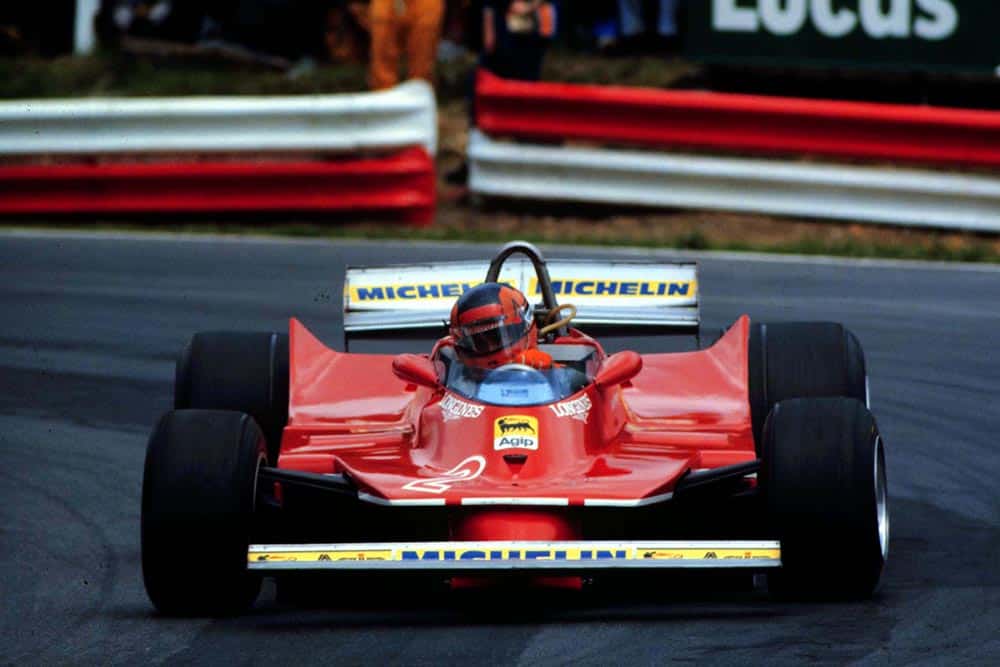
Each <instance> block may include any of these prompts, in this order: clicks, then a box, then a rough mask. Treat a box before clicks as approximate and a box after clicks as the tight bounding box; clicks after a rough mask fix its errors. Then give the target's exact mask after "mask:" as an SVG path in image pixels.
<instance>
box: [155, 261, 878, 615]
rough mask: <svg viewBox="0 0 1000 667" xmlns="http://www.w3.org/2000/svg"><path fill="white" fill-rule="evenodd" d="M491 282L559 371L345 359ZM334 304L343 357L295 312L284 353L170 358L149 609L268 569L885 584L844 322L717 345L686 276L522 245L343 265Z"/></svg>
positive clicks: (194, 601) (772, 330) (670, 267)
mask: <svg viewBox="0 0 1000 667" xmlns="http://www.w3.org/2000/svg"><path fill="white" fill-rule="evenodd" d="M550 271H551V277H550ZM484 277H485V280H486V281H487V282H504V283H508V284H510V285H513V286H516V287H519V288H520V289H521V291H523V292H524V293H525V294H527V295H529V297H530V298H532V299H534V298H538V299H540V300H541V303H540V304H539V305H538V306H537V308H536V309H535V311H534V316H535V317H536V318H537V323H538V331H539V335H540V341H539V348H540V349H541V350H543V351H544V352H546V353H548V354H549V355H551V358H552V360H553V362H554V363H553V364H552V365H551V367H550V368H546V369H542V370H539V369H537V368H534V367H531V366H526V365H521V364H506V365H503V366H500V367H498V368H495V369H490V370H483V369H474V368H470V367H469V366H467V365H466V364H463V363H462V361H461V360H460V359H459V358H458V356H457V355H456V351H455V348H454V344H453V343H454V341H453V340H452V339H451V338H450V337H449V336H447V335H444V336H443V337H441V338H439V339H438V340H437V342H436V344H434V345H433V348H432V349H431V351H430V353H429V354H427V353H426V352H425V353H424V354H412V353H411V354H395V355H393V354H361V353H356V352H349V351H346V350H347V349H348V347H355V346H356V345H357V344H358V341H359V340H360V339H362V338H365V337H367V338H369V339H370V338H371V337H373V336H375V335H378V336H383V337H384V336H392V335H395V334H399V333H404V334H405V333H407V332H409V333H412V332H415V331H420V330H428V329H430V330H434V328H437V329H440V330H441V333H442V334H443V333H445V330H444V327H443V322H444V321H445V320H446V319H447V318H448V313H449V310H450V308H451V305H452V304H453V303H454V301H455V299H456V297H458V296H459V295H461V294H462V293H463V292H464V291H466V290H468V289H470V288H471V286H473V285H475V284H477V283H480V282H482V281H483V278H484ZM560 298H561V299H562V300H563V302H564V304H563V305H560V304H559V303H558V299H560ZM344 301H345V315H344V328H345V332H346V334H347V335H346V339H345V351H344V352H339V351H336V350H334V349H331V348H330V347H327V346H326V345H324V344H323V343H322V342H320V341H319V340H318V339H317V338H316V337H315V336H314V335H313V334H312V333H310V332H309V330H307V329H306V327H305V326H303V325H302V324H301V323H300V322H298V321H297V320H292V321H291V326H290V331H289V334H288V335H287V336H286V335H283V334H245V333H200V334H197V335H195V336H194V338H193V339H192V341H191V343H190V344H189V345H188V347H187V348H186V349H185V350H184V352H183V354H182V356H181V358H180V359H179V361H178V365H177V377H176V388H175V397H176V400H175V403H176V405H175V407H176V409H175V410H174V411H172V412H169V413H167V414H166V415H164V417H163V418H162V419H161V420H160V422H159V423H158V425H157V426H156V429H155V430H154V432H153V434H152V436H151V438H150V442H149V449H148V452H147V457H146V466H145V478H144V482H143V495H142V562H143V573H144V578H145V583H146V589H147V591H148V593H149V597H150V599H151V600H152V602H153V604H154V605H155V606H156V607H157V608H158V609H160V610H161V611H165V612H172V613H213V612H221V611H234V610H239V609H241V608H245V607H246V606H248V605H249V604H251V603H252V601H253V600H254V599H255V597H256V595H257V592H258V589H259V586H260V579H261V577H262V576H263V575H272V574H273V575H281V574H284V573H290V572H301V571H341V572H343V571H348V572H351V571H354V572H356V571H359V570H363V571H370V572H379V571H395V572H407V571H420V572H434V573H439V574H440V575H441V577H442V579H444V578H447V577H454V576H455V575H456V574H459V575H461V576H462V577H464V578H465V579H468V578H469V577H473V578H482V579H490V578H492V577H498V576H501V575H503V576H518V577H535V576H541V575H545V576H546V577H552V576H556V575H557V576H559V577H566V578H572V577H582V576H586V577H588V578H589V577H594V576H599V575H600V574H601V573H613V572H618V571H628V572H632V573H635V572H638V571H645V572H646V573H647V574H649V575H650V576H652V575H653V574H655V573H656V572H657V571H662V570H671V569H679V568H719V569H724V570H725V569H728V570H735V569H738V568H742V569H744V570H745V571H761V572H767V573H768V575H769V576H768V582H769V587H770V588H771V589H772V590H780V591H782V592H785V593H790V594H797V595H828V594H834V595H838V596H845V595H846V596H850V597H864V596H868V595H871V594H872V593H873V591H874V590H875V589H876V587H877V585H878V582H879V579H880V577H881V573H882V570H883V567H884V564H885V561H886V558H887V555H888V543H889V516H888V509H887V498H886V475H885V463H884V452H883V445H882V440H881V437H880V435H879V432H878V429H877V427H876V424H875V420H874V418H873V417H872V415H871V413H870V412H869V410H868V407H867V393H868V388H867V387H868V383H867V375H866V371H865V361H864V355H863V353H862V350H861V347H860V345H859V343H858V341H857V339H856V338H855V337H854V336H853V334H851V333H850V332H849V331H847V330H846V329H844V328H843V327H842V326H840V325H838V324H828V323H807V324H803V323H794V324H791V323H786V324H769V325H764V324H751V322H750V320H749V319H748V318H747V317H746V316H743V317H741V318H740V319H738V320H737V321H736V322H735V323H734V324H733V325H732V326H731V327H729V329H728V330H726V331H725V333H724V334H723V335H721V337H719V338H718V339H717V340H716V341H714V342H712V343H711V344H708V343H707V341H705V340H703V332H702V331H701V329H700V328H699V314H698V313H699V311H698V283H697V274H696V266H695V265H694V264H685V263H678V264H643V263H628V262H617V263H602V262H570V261H559V262H551V263H548V264H547V263H546V262H545V260H544V259H543V258H542V256H541V254H540V253H539V252H538V250H537V249H535V248H534V247H533V246H531V245H529V244H524V243H512V244H509V245H508V246H506V247H505V248H504V249H503V250H502V251H501V252H500V253H499V254H498V255H497V256H496V258H494V260H493V262H492V263H491V264H490V267H489V270H488V271H486V272H485V273H484V272H483V269H482V267H481V266H479V265H476V264H473V263H447V264H438V265H434V266H410V267H385V268H373V269H349V270H348V275H347V280H346V282H345V287H344ZM571 302H572V306H570V303H571ZM574 318H575V319H574ZM570 320H572V322H571V321H570ZM571 323H572V324H576V325H579V326H581V327H584V328H585V329H586V330H587V331H590V332H592V333H595V332H598V331H603V332H604V333H605V334H607V335H609V336H610V335H616V334H622V333H625V334H629V333H632V332H635V331H638V330H643V331H645V332H646V333H648V332H649V331H655V332H657V334H658V336H659V337H658V338H656V340H657V341H659V342H661V343H662V345H658V346H659V347H660V348H661V349H664V350H679V351H664V352H658V353H655V354H646V355H639V354H637V353H636V352H633V351H621V352H618V353H616V354H610V355H609V354H607V353H606V352H605V350H604V349H603V348H602V346H601V342H600V341H599V340H598V339H597V338H594V337H591V335H588V334H587V333H584V332H583V330H580V329H577V328H574V327H571V326H570V324H571ZM383 343H384V341H383ZM428 347H429V346H428ZM426 349H427V348H425V350H426Z"/></svg>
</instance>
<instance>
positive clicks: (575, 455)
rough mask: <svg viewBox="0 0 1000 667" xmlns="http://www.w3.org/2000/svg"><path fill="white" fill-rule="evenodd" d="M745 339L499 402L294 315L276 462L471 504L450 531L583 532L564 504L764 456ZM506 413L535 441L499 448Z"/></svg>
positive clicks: (628, 498)
mask: <svg viewBox="0 0 1000 667" xmlns="http://www.w3.org/2000/svg"><path fill="white" fill-rule="evenodd" d="M748 335H749V319H748V318H747V317H746V316H744V317H742V318H740V319H739V320H738V321H737V322H736V323H735V324H734V325H733V326H732V327H731V328H730V329H729V331H728V332H727V333H726V334H725V336H723V338H722V339H720V340H719V341H718V342H717V343H716V344H715V345H713V346H712V347H710V348H708V349H705V350H701V351H696V352H685V353H669V354H649V355H643V356H642V369H641V371H640V372H639V373H638V374H637V375H635V376H634V377H632V379H631V380H629V381H627V382H625V383H624V384H622V385H614V386H610V387H607V388H604V389H601V388H598V387H597V386H596V384H591V385H590V386H588V387H587V388H585V389H584V390H582V391H580V392H579V393H577V394H575V395H573V396H571V397H569V398H567V399H565V400H562V401H559V402H558V403H556V404H553V405H541V406H532V407H500V406H494V405H483V404H479V403H476V402H475V401H472V400H470V399H467V398H465V397H462V396H457V395H454V394H451V393H450V392H447V391H446V390H445V389H443V388H438V389H433V388H428V387H423V386H417V385H415V384H408V383H407V382H405V381H403V380H401V379H399V378H398V377H397V376H396V375H395V374H394V372H393V360H394V357H393V356H391V355H366V354H353V353H350V354H348V353H340V352H337V351H335V350H332V349H330V348H328V347H326V346H325V345H323V344H322V343H321V342H320V341H319V340H317V339H316V338H315V337H314V336H313V335H312V334H311V333H310V332H309V331H308V330H307V329H306V328H305V327H304V326H303V325H302V324H301V323H300V322H298V321H297V320H292V322H291V344H290V345H291V371H290V372H291V376H290V385H291V393H290V405H289V421H288V426H287V427H286V428H285V431H284V437H283V439H282V443H281V453H280V457H279V460H278V467H280V468H283V469H287V470H296V471H303V472H311V473H320V474H322V473H344V474H345V475H347V476H348V477H349V478H350V479H351V480H352V482H353V483H354V484H356V485H357V487H358V488H359V490H360V492H361V493H360V494H359V497H360V498H361V499H362V500H364V501H367V502H372V503H375V504H380V505H392V506H396V505H399V506H426V505H431V506H432V505H439V506H465V507H467V510H466V511H462V512H460V513H456V519H455V521H454V525H453V526H452V532H453V538H455V539H460V540H483V539H486V540H507V539H510V540H565V539H576V538H578V537H579V534H578V529H577V528H576V526H575V525H574V524H573V522H572V521H571V520H570V519H569V517H568V514H567V512H566V511H565V510H564V509H560V508H565V507H573V506H593V507H636V506H641V505H645V504H649V503H654V502H659V501H663V500H665V499H666V498H668V497H669V496H668V494H670V493H671V492H672V491H673V489H674V487H675V485H676V483H677V481H678V479H680V478H681V476H682V475H684V474H685V473H686V472H688V471H689V470H697V469H705V468H716V467H720V466H726V465H733V464H738V463H743V462H747V461H753V460H754V459H755V458H756V455H755V453H754V442H753V435H752V430H751V417H750V403H749V397H748V386H747V340H748ZM557 343H559V344H576V345H580V344H586V345H593V346H594V348H595V350H596V354H595V357H596V359H597V362H598V367H600V366H601V365H604V364H607V363H609V362H608V360H609V359H614V358H615V357H614V355H613V356H605V353H604V351H603V350H602V349H601V348H600V345H599V344H598V343H597V342H596V341H594V340H593V339H591V338H589V337H586V336H584V335H583V334H580V333H579V332H575V331H574V332H572V335H571V336H569V337H565V338H563V339H561V340H559V341H557ZM442 344H447V342H446V341H443V342H439V344H438V348H439V347H440V346H441V345H442ZM438 348H435V351H434V352H433V353H432V354H431V358H432V359H433V358H435V355H436V354H437V351H438ZM612 363H613V362H612ZM456 400H457V401H458V403H456V402H455V401H456ZM442 401H444V404H445V405H450V408H451V409H448V410H446V409H445V408H444V407H443V405H442ZM588 401H589V404H590V405H589V409H587V410H584V408H585V407H586V406H587V403H588ZM584 412H585V413H586V414H585V415H584V414H583V413H584ZM510 416H516V417H524V416H528V417H533V418H535V419H536V420H537V433H536V436H537V449H535V450H530V451H528V450H521V449H505V450H501V451H497V450H496V449H494V428H495V425H496V422H497V420H499V419H501V418H503V417H510ZM520 421H523V420H520ZM497 428H499V427H498V426H497Z"/></svg>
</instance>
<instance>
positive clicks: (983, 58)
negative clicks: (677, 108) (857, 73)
mask: <svg viewBox="0 0 1000 667" xmlns="http://www.w3.org/2000/svg"><path fill="white" fill-rule="evenodd" d="M998 23H1000V3H997V2H986V1H984V0H698V1H697V2H690V3H688V26H687V27H688V35H689V38H688V40H687V50H688V55H689V56H690V57H691V58H692V59H694V60H699V61H702V62H707V63H712V64H739V65H765V66H778V67H799V66H803V65H805V66H812V67H830V68H843V69H880V70H894V71H900V72H906V71H923V72H929V73H933V72H952V73H970V74H977V73H978V74H984V75H990V74H994V73H996V72H998V67H1000V39H997V38H996V26H997V25H998Z"/></svg>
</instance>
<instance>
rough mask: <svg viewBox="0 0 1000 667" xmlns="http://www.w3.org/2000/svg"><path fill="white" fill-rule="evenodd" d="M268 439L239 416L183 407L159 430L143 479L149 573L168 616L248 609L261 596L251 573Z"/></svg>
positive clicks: (150, 586) (156, 601) (150, 588)
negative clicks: (250, 547)
mask: <svg viewBox="0 0 1000 667" xmlns="http://www.w3.org/2000/svg"><path fill="white" fill-rule="evenodd" d="M266 463H267V453H266V450H265V447H264V435H263V433H261V431H260V428H259V427H258V426H257V423H256V422H255V421H254V420H253V418H252V417H250V416H249V415H246V414H243V413H239V412H222V411H210V410H178V411H174V412H168V413H167V414H165V415H164V416H163V418H162V419H160V422H159V423H158V424H157V425H156V428H155V429H154V431H153V434H152V436H150V439H149V447H148V449H147V450H146V465H145V472H144V476H143V482H142V573H143V580H144V582H145V584H146V592H147V594H148V595H149V599H150V600H151V601H152V603H153V605H154V606H155V607H156V608H157V609H158V610H159V611H160V612H162V613H164V614H173V615H218V614H228V613H235V612H239V611H242V610H244V609H246V608H247V607H249V606H250V605H251V604H253V601H254V600H255V599H256V598H257V594H258V592H259V591H260V577H259V576H256V575H254V574H252V573H250V572H249V571H248V570H247V547H248V545H249V543H250V535H251V531H252V528H253V514H254V504H255V502H256V487H257V472H258V470H259V469H260V467H261V466H262V465H266Z"/></svg>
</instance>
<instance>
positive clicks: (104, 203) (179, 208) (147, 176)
mask: <svg viewBox="0 0 1000 667" xmlns="http://www.w3.org/2000/svg"><path fill="white" fill-rule="evenodd" d="M434 193H435V172H434V164H433V160H432V158H431V157H430V156H429V155H428V154H427V151H425V150H424V149H423V148H422V147H418V148H411V149H408V150H405V151H403V152H400V153H397V154H393V155H390V156H381V157H374V158H367V159H350V160H343V161H330V162H321V161H316V162H265V163H233V162H221V163H219V162H191V163H169V164H155V163H154V164H142V163H137V164H121V163H118V164H103V165H102V164H98V165H62V166H57V167H49V166H30V165H28V166H7V167H0V214H7V215H14V214H64V213H72V214H94V213H143V214H146V213H219V212H247V211H253V212H292V211H299V212H302V211H323V212H331V213H350V214H352V215H357V216H363V215H365V214H366V213H376V214H386V213H389V214H393V215H394V216H396V217H400V218H402V219H403V220H405V221H408V222H411V223H414V224H429V223H430V222H431V221H432V220H433V215H434V205H435V194H434Z"/></svg>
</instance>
